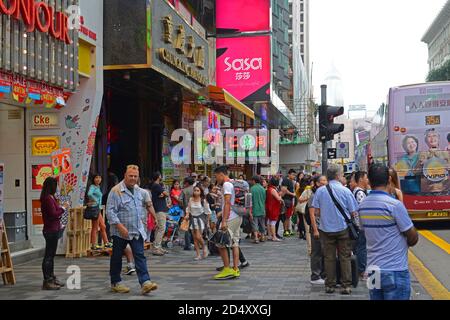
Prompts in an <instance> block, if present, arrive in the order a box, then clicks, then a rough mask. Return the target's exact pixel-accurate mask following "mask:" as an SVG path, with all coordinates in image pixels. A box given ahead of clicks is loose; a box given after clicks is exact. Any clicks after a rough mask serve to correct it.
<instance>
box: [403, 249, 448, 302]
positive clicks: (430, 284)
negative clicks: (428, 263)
mask: <svg viewBox="0 0 450 320" xmlns="http://www.w3.org/2000/svg"><path fill="white" fill-rule="evenodd" d="M408 256H409V267H410V269H411V271H412V272H413V273H414V275H415V276H416V278H417V280H418V281H419V282H420V284H421V285H422V286H423V287H424V288H425V290H426V291H427V292H428V294H429V295H430V296H431V298H432V299H433V300H450V292H449V291H448V290H447V289H446V288H445V287H444V286H443V285H442V283H440V282H439V280H438V279H436V277H435V276H433V274H432V273H431V272H430V270H428V269H427V268H426V267H425V266H424V265H423V263H422V262H421V261H420V260H419V259H418V258H417V257H416V256H415V255H414V254H413V253H412V252H411V251H409V254H408Z"/></svg>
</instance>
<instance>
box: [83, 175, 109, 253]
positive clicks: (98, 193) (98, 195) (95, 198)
mask: <svg viewBox="0 0 450 320" xmlns="http://www.w3.org/2000/svg"><path fill="white" fill-rule="evenodd" d="M101 184H102V176H101V175H100V174H98V173H96V174H94V175H92V179H91V182H90V185H89V187H88V189H87V190H88V192H87V206H88V207H95V208H98V210H99V214H98V218H97V219H92V220H91V221H92V229H91V249H92V250H102V249H103V247H102V246H100V245H99V244H98V231H99V229H100V234H101V236H102V240H103V243H104V245H105V248H112V243H111V242H109V240H108V236H107V234H106V224H105V220H104V218H103V216H102V214H101V204H102V197H103V193H102V189H101Z"/></svg>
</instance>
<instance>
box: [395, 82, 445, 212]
mask: <svg viewBox="0 0 450 320" xmlns="http://www.w3.org/2000/svg"><path fill="white" fill-rule="evenodd" d="M388 118H389V120H388V123H387V129H388V130H387V131H388V154H389V164H390V166H391V167H393V168H395V169H396V171H397V173H398V175H399V179H400V186H401V189H402V191H403V194H404V202H405V205H406V207H407V208H408V211H409V213H410V215H411V217H412V218H413V219H414V220H430V219H433V220H434V219H449V218H450V179H449V170H450V82H436V83H427V84H420V85H412V86H404V87H396V88H391V89H390V93H389V112H388Z"/></svg>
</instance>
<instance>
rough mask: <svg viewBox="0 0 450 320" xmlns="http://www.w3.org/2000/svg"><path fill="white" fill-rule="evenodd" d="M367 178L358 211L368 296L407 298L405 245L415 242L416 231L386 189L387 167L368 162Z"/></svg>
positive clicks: (408, 292)
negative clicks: (365, 193)
mask: <svg viewBox="0 0 450 320" xmlns="http://www.w3.org/2000/svg"><path fill="white" fill-rule="evenodd" d="M369 180H370V185H371V187H372V191H371V192H370V194H369V195H368V196H367V197H366V198H365V199H364V201H363V202H362V203H361V204H360V206H359V210H358V211H359V216H360V223H361V227H362V229H363V230H364V231H365V235H366V239H367V265H368V266H369V267H368V270H369V279H368V282H367V283H368V286H369V289H370V299H371V300H409V298H410V294H411V280H410V276H409V270H408V248H409V247H412V246H414V245H416V244H417V241H418V239H419V238H418V233H417V231H416V229H415V228H414V225H413V223H412V221H411V218H410V217H409V215H408V211H407V210H406V208H405V206H404V205H403V203H402V202H400V201H398V200H396V199H394V198H393V197H392V196H391V195H389V193H388V192H387V185H388V183H389V169H388V167H386V166H385V165H382V164H374V165H372V166H371V167H370V169H369ZM372 270H374V271H375V274H373V273H372V274H370V272H371V271H372ZM373 279H375V283H373V282H372V281H373Z"/></svg>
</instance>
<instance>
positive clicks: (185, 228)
mask: <svg viewBox="0 0 450 320" xmlns="http://www.w3.org/2000/svg"><path fill="white" fill-rule="evenodd" d="M180 230H181V231H184V232H186V231H188V230H189V220H188V219H186V218H183V221H181V225H180Z"/></svg>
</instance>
